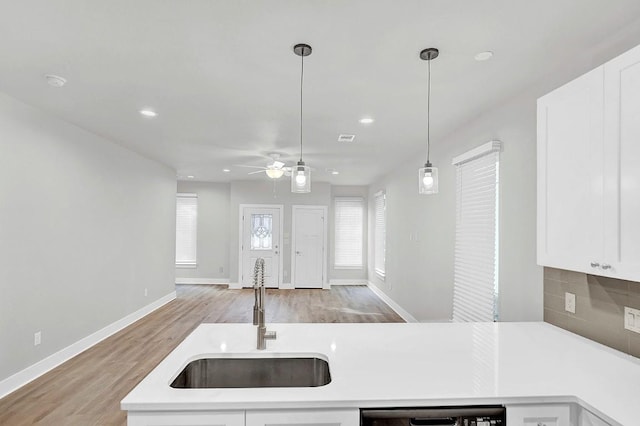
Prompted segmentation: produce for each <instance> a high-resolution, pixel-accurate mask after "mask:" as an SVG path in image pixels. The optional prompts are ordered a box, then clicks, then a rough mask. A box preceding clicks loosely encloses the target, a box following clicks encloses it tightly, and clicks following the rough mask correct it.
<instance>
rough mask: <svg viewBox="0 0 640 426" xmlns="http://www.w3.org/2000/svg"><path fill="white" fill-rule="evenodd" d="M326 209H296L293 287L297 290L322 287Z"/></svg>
mask: <svg viewBox="0 0 640 426" xmlns="http://www.w3.org/2000/svg"><path fill="white" fill-rule="evenodd" d="M326 211H327V208H326V207H324V206H293V247H292V251H293V253H292V260H293V261H292V270H293V277H292V278H293V279H292V281H293V284H294V286H295V287H296V288H322V285H323V283H324V272H325V271H324V270H325V256H326V254H325V253H326V250H325V242H326V228H325V224H326V222H325V217H326Z"/></svg>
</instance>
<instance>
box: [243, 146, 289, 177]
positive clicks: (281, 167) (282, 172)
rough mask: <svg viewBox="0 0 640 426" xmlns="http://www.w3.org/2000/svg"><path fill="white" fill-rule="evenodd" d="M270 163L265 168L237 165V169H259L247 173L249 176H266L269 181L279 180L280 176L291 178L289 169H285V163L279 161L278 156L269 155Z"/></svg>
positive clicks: (276, 154)
mask: <svg viewBox="0 0 640 426" xmlns="http://www.w3.org/2000/svg"><path fill="white" fill-rule="evenodd" d="M269 157H270V158H271V160H272V162H271V163H269V164H267V165H266V166H249V165H243V164H239V165H238V166H237V167H247V168H250V169H260V170H256V171H253V172H249V174H250V175H254V174H256V173H263V172H264V174H266V175H267V176H268V177H269V178H270V179H279V178H281V177H282V176H291V167H286V166H285V163H283V162H282V161H280V154H278V153H275V152H274V153H271V154H269Z"/></svg>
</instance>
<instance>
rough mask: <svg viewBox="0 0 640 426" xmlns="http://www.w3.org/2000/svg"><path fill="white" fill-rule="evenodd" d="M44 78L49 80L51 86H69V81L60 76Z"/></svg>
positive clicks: (50, 75)
mask: <svg viewBox="0 0 640 426" xmlns="http://www.w3.org/2000/svg"><path fill="white" fill-rule="evenodd" d="M44 78H45V79H46V80H47V83H49V86H53V87H62V86H64V85H65V84H67V79H66V78H64V77H60V76H59V75H53V74H47V75H45V76H44Z"/></svg>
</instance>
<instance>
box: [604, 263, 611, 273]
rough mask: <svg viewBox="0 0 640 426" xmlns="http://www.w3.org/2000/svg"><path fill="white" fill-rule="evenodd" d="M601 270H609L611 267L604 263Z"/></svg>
mask: <svg viewBox="0 0 640 426" xmlns="http://www.w3.org/2000/svg"><path fill="white" fill-rule="evenodd" d="M602 269H604V270H605V271H606V270H607V269H611V265H607V264H606V263H605V264H604V265H602Z"/></svg>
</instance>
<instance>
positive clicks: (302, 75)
mask: <svg viewBox="0 0 640 426" xmlns="http://www.w3.org/2000/svg"><path fill="white" fill-rule="evenodd" d="M304 54H305V48H304V47H303V48H302V55H300V60H301V61H302V67H301V68H302V71H301V72H300V162H302V83H303V80H304Z"/></svg>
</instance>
